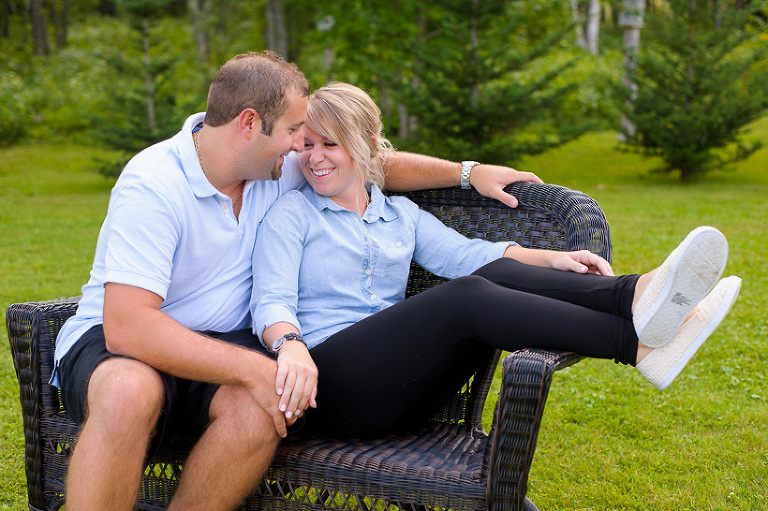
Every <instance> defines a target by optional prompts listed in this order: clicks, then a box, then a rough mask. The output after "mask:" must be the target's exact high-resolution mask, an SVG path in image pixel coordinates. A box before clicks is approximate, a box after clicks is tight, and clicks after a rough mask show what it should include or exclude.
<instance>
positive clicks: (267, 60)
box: [205, 50, 309, 136]
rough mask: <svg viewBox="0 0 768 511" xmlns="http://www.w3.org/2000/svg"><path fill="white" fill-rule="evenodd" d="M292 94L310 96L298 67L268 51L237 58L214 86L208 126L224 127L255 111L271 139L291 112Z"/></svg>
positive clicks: (212, 85) (209, 103)
mask: <svg viewBox="0 0 768 511" xmlns="http://www.w3.org/2000/svg"><path fill="white" fill-rule="evenodd" d="M289 91H294V92H297V93H299V94H301V95H302V96H304V97H306V96H309V82H307V79H306V77H304V74H303V73H302V72H301V71H299V68H297V67H296V65H294V64H291V63H288V62H286V61H285V60H284V59H283V58H282V57H281V56H280V55H278V54H277V53H275V52H273V51H269V50H265V51H263V52H261V53H256V52H250V53H243V54H240V55H237V56H235V57H233V58H231V59H230V60H229V61H227V62H226V63H225V64H224V65H223V66H221V69H219V72H218V73H216V77H215V78H214V79H213V83H211V88H210V89H209V91H208V108H207V111H206V114H205V124H208V125H210V126H214V127H215V126H222V125H224V124H226V123H228V122H229V121H231V120H232V119H234V118H235V117H237V116H238V115H240V112H242V111H243V110H245V109H246V108H253V109H254V110H256V112H257V113H258V114H259V117H260V118H261V132H262V133H264V134H265V135H267V136H270V135H271V134H272V129H273V128H274V124H275V121H277V119H278V118H279V117H280V116H281V115H282V114H283V113H284V112H285V111H286V110H287V108H288V99H287V98H286V94H287V93H288V92H289Z"/></svg>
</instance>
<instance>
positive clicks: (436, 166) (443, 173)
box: [386, 151, 542, 208]
mask: <svg viewBox="0 0 768 511" xmlns="http://www.w3.org/2000/svg"><path fill="white" fill-rule="evenodd" d="M386 171H387V183H386V184H387V189H389V190H392V191H395V192H405V191H410V190H423V189H425V188H445V187H448V186H458V185H459V184H460V183H461V164H460V163H455V162H451V161H448V160H442V159H440V158H435V157H433V156H425V155H422V154H414V153H404V152H398V151H393V152H392V153H391V154H390V155H388V156H387V166H386ZM518 181H531V182H534V183H541V182H542V180H541V179H539V178H538V176H536V175H535V174H533V173H531V172H520V171H518V170H515V169H513V168H510V167H502V166H499V165H483V164H481V165H477V166H475V167H474V168H473V169H472V171H471V173H470V175H469V182H470V184H471V185H472V186H474V187H475V189H477V191H478V192H480V193H481V194H483V195H485V196H486V197H492V198H494V199H497V200H499V201H501V202H503V203H504V204H506V205H508V206H511V207H513V208H515V207H517V199H516V198H515V197H513V196H511V195H509V194H508V193H506V192H505V191H504V187H505V186H506V185H508V184H511V183H515V182H518Z"/></svg>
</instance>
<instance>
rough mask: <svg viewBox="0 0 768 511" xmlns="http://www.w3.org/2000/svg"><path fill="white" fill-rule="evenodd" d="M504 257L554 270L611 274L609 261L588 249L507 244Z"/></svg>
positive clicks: (611, 269)
mask: <svg viewBox="0 0 768 511" xmlns="http://www.w3.org/2000/svg"><path fill="white" fill-rule="evenodd" d="M504 257H510V258H512V259H515V260H516V261H520V262H521V263H524V264H529V265H532V266H542V267H545V268H554V269H556V270H563V271H573V272H576V273H599V274H600V275H613V274H614V273H613V268H611V263H609V262H608V261H606V260H605V259H603V258H602V257H600V256H599V255H597V254H593V253H592V252H590V251H589V250H579V251H577V252H559V251H557V250H541V249H535V248H524V247H520V246H509V247H508V248H507V250H505V251H504Z"/></svg>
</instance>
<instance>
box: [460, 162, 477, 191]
mask: <svg viewBox="0 0 768 511" xmlns="http://www.w3.org/2000/svg"><path fill="white" fill-rule="evenodd" d="M476 165H480V162H478V161H470V160H467V161H463V162H461V187H462V188H464V189H465V190H466V189H468V188H470V186H469V173H470V172H472V167H475V166H476Z"/></svg>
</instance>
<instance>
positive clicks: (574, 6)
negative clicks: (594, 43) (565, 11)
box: [568, 0, 587, 51]
mask: <svg viewBox="0 0 768 511" xmlns="http://www.w3.org/2000/svg"><path fill="white" fill-rule="evenodd" d="M568 2H569V3H570V4H571V12H572V13H573V21H574V22H575V23H576V44H577V45H578V47H579V48H581V49H582V50H584V51H587V40H586V39H585V38H584V28H583V27H582V25H581V12H580V10H579V0H568Z"/></svg>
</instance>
